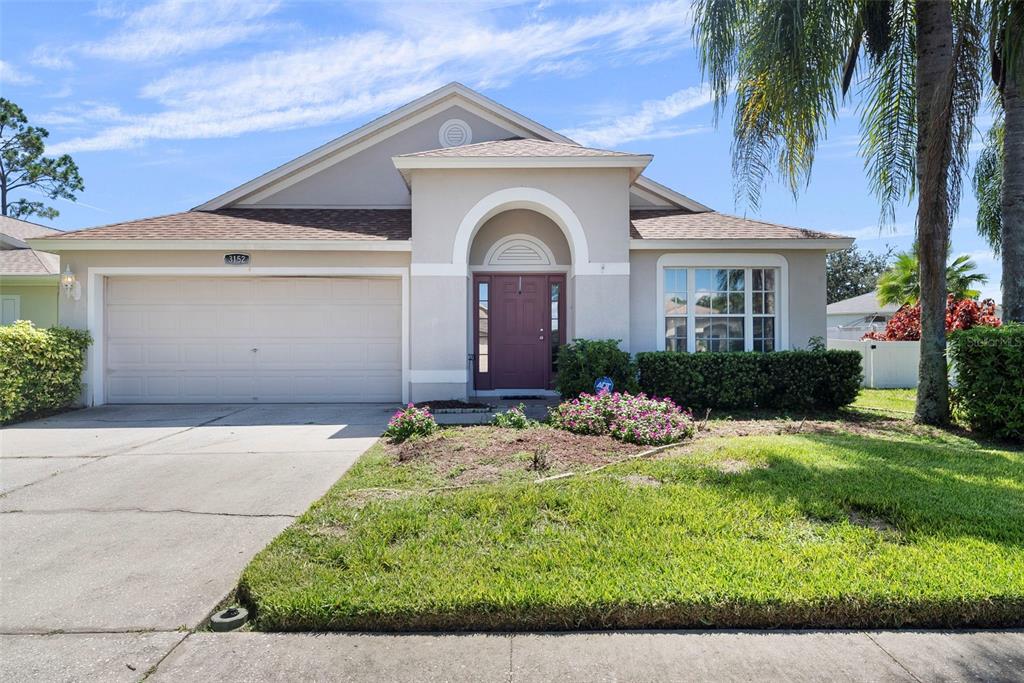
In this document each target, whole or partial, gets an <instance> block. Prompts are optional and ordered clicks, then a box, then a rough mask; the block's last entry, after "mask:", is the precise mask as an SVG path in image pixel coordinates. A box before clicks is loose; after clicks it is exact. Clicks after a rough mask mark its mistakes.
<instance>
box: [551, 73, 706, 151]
mask: <svg viewBox="0 0 1024 683" xmlns="http://www.w3.org/2000/svg"><path fill="white" fill-rule="evenodd" d="M711 100H712V96H711V91H710V90H709V89H708V88H706V87H704V86H694V87H690V88H684V89H683V90H679V91H677V92H674V93H672V94H671V95H669V96H668V97H666V98H664V99H661V100H649V101H647V102H644V103H643V104H642V105H640V111H638V112H636V113H634V114H628V115H625V116H620V117H618V118H614V119H604V120H601V121H598V122H596V123H593V124H591V125H588V126H583V127H580V128H574V129H572V130H568V131H565V134H566V135H568V136H569V137H571V138H573V139H574V140H576V141H578V142H580V143H581V144H584V145H597V146H601V147H614V146H615V145H619V144H621V143H623V142H629V141H631V140H651V139H656V138H668V137H678V136H680V135H690V134H693V133H703V132H706V131H710V130H711V127H710V126H706V125H702V126H689V127H685V126H684V127H679V126H665V125H663V124H665V123H666V122H669V121H672V120H674V119H677V118H679V117H680V116H682V115H683V114H686V113H688V112H691V111H693V110H695V109H699V108H701V107H703V106H706V105H707V104H709V103H710V102H711Z"/></svg>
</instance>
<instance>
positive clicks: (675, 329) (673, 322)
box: [665, 318, 686, 351]
mask: <svg viewBox="0 0 1024 683" xmlns="http://www.w3.org/2000/svg"><path fill="white" fill-rule="evenodd" d="M665 348H666V349H667V350H669V351H685V350H686V318H665Z"/></svg>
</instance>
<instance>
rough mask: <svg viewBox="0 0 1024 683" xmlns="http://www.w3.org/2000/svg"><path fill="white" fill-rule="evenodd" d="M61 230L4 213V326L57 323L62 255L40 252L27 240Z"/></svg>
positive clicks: (0, 222)
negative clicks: (26, 321)
mask: <svg viewBox="0 0 1024 683" xmlns="http://www.w3.org/2000/svg"><path fill="white" fill-rule="evenodd" d="M60 234H61V231H60V230H55V229H54V228H47V227H46V226H43V225H36V224H35V223H29V222H28V221H23V220H18V219H17V218H9V217H7V216H0V325H10V324H11V323H13V322H14V321H15V320H31V321H32V322H33V323H35V325H36V327H51V326H53V325H56V324H57V298H58V293H57V292H58V275H59V273H60V257H59V256H57V255H56V254H49V253H46V252H44V251H38V250H36V249H33V248H32V247H30V246H29V245H28V242H26V240H29V239H32V238H37V237H44V238H45V237H54V236H56V235H60Z"/></svg>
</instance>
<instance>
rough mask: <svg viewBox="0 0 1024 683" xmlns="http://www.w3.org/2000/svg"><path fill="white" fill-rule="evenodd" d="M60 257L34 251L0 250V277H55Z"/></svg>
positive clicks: (58, 270)
mask: <svg viewBox="0 0 1024 683" xmlns="http://www.w3.org/2000/svg"><path fill="white" fill-rule="evenodd" d="M59 272H60V257H59V256H57V255H56V254H47V253H46V252H45V251H35V250H34V249H3V250H0V275H55V274H57V273H59Z"/></svg>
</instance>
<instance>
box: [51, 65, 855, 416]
mask: <svg viewBox="0 0 1024 683" xmlns="http://www.w3.org/2000/svg"><path fill="white" fill-rule="evenodd" d="M650 162H651V157H650V156H649V155H642V154H630V153H624V152H617V151H608V150H598V149H589V148H585V147H582V146H580V145H577V144H576V143H574V142H573V141H571V140H569V139H568V138H566V137H565V136H563V135H560V134H559V133H556V132H555V131H553V130H550V129H548V128H546V127H544V126H543V125H541V124H539V123H536V122H534V121H531V120H530V119H528V118H526V117H524V116H522V115H521V114H518V113H516V112H514V111H511V110H510V109H508V108H506V107H503V106H502V105H500V104H498V103H496V102H494V101H492V100H490V99H488V98H486V97H484V96H482V95H480V94H479V93H477V92H474V91H472V90H470V89H469V88H466V87H465V86H462V85H460V84H451V85H448V86H445V87H443V88H441V89H439V90H437V91H435V92H433V93H430V94H429V95H426V96H425V97H422V98H420V99H418V100H416V101H413V102H411V103H409V104H407V105H405V106H403V107H401V108H399V109H397V110H395V111H393V112H391V113H390V114H387V115H385V116H383V117H381V118H379V119H377V120H375V121H372V122H370V123H369V124H367V125H365V126H363V127H361V128H359V129H357V130H355V131H353V132H351V133H349V134H347V135H344V136H342V137H340V138H338V139H336V140H333V141H331V142H328V143H327V144H325V145H323V146H322V147H320V148H318V149H315V150H313V151H312V152H309V153H308V154H306V155H304V156H301V157H299V158H297V159H295V160H294V161H291V162H289V163H287V164H285V165H283V166H281V167H279V168H276V169H274V170H272V171H270V172H268V173H266V174H264V175H262V176H260V177H258V178H256V179H254V180H252V181H250V182H248V183H245V184H244V185H241V186H240V187H237V188H235V189H233V190H230V191H228V192H226V193H224V194H222V195H220V196H219V197H216V198H214V199H212V200H210V201H209V202H207V203H205V204H203V205H201V206H198V207H196V208H195V209H193V210H191V211H187V212H184V213H179V214H174V215H169V216H160V217H156V218H147V219H142V220H137V221H130V222H127V223H119V224H116V225H109V226H103V227H98V228H93V229H91V230H83V231H79V232H74V233H68V234H65V235H61V236H59V237H55V238H47V239H39V240H34V241H33V245H34V246H35V247H37V248H41V249H42V248H45V249H46V250H48V251H53V252H56V253H59V254H60V256H61V259H62V262H63V263H64V264H66V265H67V266H68V267H69V268H70V270H71V271H72V272H73V273H74V276H75V278H76V279H77V281H78V284H79V286H80V291H81V296H80V297H78V298H77V299H76V298H74V297H69V298H63V297H62V299H61V309H60V320H61V322H62V323H63V324H65V325H70V326H75V327H86V328H88V329H89V330H90V331H91V332H92V334H93V336H94V337H95V345H94V346H93V348H92V351H91V353H90V357H89V362H88V369H87V373H86V374H87V377H86V382H87V385H88V387H87V396H86V397H85V398H86V401H87V402H90V403H94V404H99V403H104V402H116V403H125V402H216V401H223V402H244V401H259V402H273V401H293V402H306V401H310V402H313V401H399V400H401V401H408V400H412V401H419V400H423V399H436V398H467V397H470V396H488V395H522V394H531V395H532V394H537V393H541V392H544V391H548V390H550V387H551V385H552V380H553V355H554V353H555V351H556V350H557V347H558V346H559V345H560V344H563V343H565V342H566V341H567V340H570V339H572V338H576V337H585V338H615V339H620V340H622V346H623V347H624V348H626V349H628V350H630V351H633V352H637V351H647V350H654V349H664V348H673V349H681V350H689V351H694V350H705V349H706V350H712V351H715V350H721V351H725V350H744V349H749V350H765V351H770V350H773V349H787V348H798V347H802V346H805V345H806V344H807V342H808V339H809V338H811V337H814V336H824V334H825V254H826V252H827V251H829V250H833V249H841V248H845V247H847V246H849V245H850V243H851V240H849V239H847V238H844V237H840V236H837V235H831V234H827V233H821V232H814V231H810V230H802V229H796V228H788V227H783V226H778V225H772V224H769V223H763V222H760V221H752V220H745V219H741V218H736V217H732V216H727V215H724V214H720V213H717V212H714V211H712V210H710V209H709V208H708V207H706V206H704V205H702V204H700V203H698V202H696V201H694V200H693V199H690V198H689V197H686V196H684V195H682V194H680V193H679V192H676V191H674V190H671V189H669V188H667V187H664V186H662V185H659V184H658V183H656V182H654V181H652V180H650V179H648V178H646V177H645V176H644V175H643V171H644V169H645V168H646V167H647V165H648V164H649V163H650ZM694 163H700V162H699V160H696V159H695V160H694Z"/></svg>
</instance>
